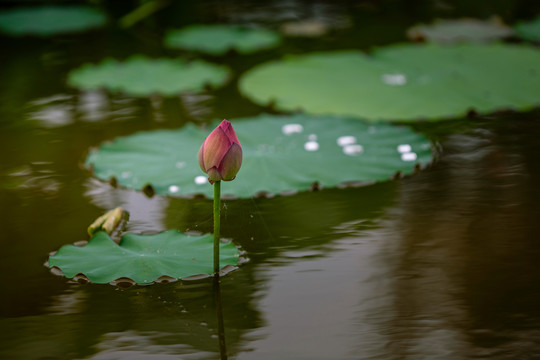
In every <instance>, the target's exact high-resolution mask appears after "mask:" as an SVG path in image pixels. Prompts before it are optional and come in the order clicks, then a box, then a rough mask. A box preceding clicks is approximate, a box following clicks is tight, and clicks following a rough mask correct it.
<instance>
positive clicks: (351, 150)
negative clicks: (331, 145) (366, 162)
mask: <svg viewBox="0 0 540 360" xmlns="http://www.w3.org/2000/svg"><path fill="white" fill-rule="evenodd" d="M343 152H344V153H345V154H346V155H358V154H361V153H363V152H364V147H363V146H362V145H358V144H351V145H345V146H344V147H343Z"/></svg>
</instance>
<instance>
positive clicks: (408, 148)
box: [397, 144, 412, 154]
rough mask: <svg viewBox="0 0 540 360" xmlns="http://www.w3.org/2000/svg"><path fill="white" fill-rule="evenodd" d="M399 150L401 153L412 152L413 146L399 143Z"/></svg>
mask: <svg viewBox="0 0 540 360" xmlns="http://www.w3.org/2000/svg"><path fill="white" fill-rule="evenodd" d="M397 151H398V152H399V153H401V154H405V153H410V152H411V151H412V147H411V145H409V144H401V145H398V147H397Z"/></svg>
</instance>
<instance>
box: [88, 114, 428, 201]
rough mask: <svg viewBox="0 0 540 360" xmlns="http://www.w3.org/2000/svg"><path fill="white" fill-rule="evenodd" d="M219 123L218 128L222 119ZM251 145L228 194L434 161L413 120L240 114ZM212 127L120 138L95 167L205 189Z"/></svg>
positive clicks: (100, 153)
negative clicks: (409, 123)
mask: <svg viewBox="0 0 540 360" xmlns="http://www.w3.org/2000/svg"><path fill="white" fill-rule="evenodd" d="M216 125H217V123H216V124H213V125H212V126H211V127H212V128H213V127H214V126H216ZM233 125H234V128H235V130H236V134H237V135H238V138H239V139H240V142H241V144H242V148H243V153H244V156H243V163H242V167H241V169H240V172H239V173H238V175H237V177H236V179H235V180H234V181H231V182H225V183H224V184H223V186H222V192H223V193H224V194H228V195H232V196H234V197H238V198H249V197H252V196H254V195H256V194H258V193H260V192H267V193H270V194H277V193H282V192H286V191H303V190H308V189H310V188H311V186H312V185H313V184H314V183H318V184H319V185H320V186H322V187H336V186H338V185H340V184H342V183H348V182H375V181H384V180H388V179H390V178H391V177H392V176H393V175H394V174H395V173H396V172H402V173H404V174H411V173H412V172H414V170H415V167H416V165H417V164H420V165H426V164H427V163H429V162H430V161H431V160H432V153H431V144H430V142H429V141H428V140H427V139H426V138H425V137H424V136H422V135H419V134H417V133H415V132H413V131H412V130H411V129H409V128H408V127H402V126H395V125H391V124H385V123H378V124H372V123H369V122H364V121H361V120H358V119H356V118H338V117H313V116H306V115H295V116H272V115H261V116H259V117H255V118H249V119H242V120H237V121H233ZM207 135H208V130H201V129H199V128H197V127H195V126H194V125H187V126H185V127H184V128H181V129H177V130H157V131H150V132H141V133H137V134H134V135H131V136H128V137H121V138H117V139H115V140H114V141H113V142H110V143H105V144H103V145H101V147H100V148H98V149H97V150H95V151H92V152H91V153H90V154H89V156H88V158H87V160H86V164H87V166H89V167H91V168H93V170H94V174H95V176H96V177H98V178H99V179H102V180H108V179H110V178H112V177H114V178H115V179H116V182H117V183H118V184H120V185H122V186H125V187H128V188H133V189H139V190H140V189H144V188H148V186H151V187H152V189H153V190H154V191H155V192H156V193H158V194H171V195H191V194H204V195H206V196H207V197H212V191H213V189H212V186H211V185H209V183H208V181H207V179H206V176H205V174H204V173H203V172H202V171H201V169H200V167H199V164H198V158H197V152H198V150H199V147H200V146H201V144H202V142H203V140H204V138H205V136H207Z"/></svg>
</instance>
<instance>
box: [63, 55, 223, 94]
mask: <svg viewBox="0 0 540 360" xmlns="http://www.w3.org/2000/svg"><path fill="white" fill-rule="evenodd" d="M228 76H229V71H228V69H227V68H225V67H223V66H218V65H213V64H210V63H207V62H204V61H200V60H197V61H192V62H187V61H185V60H182V59H149V58H147V57H144V56H140V55H138V56H133V57H131V58H129V59H128V60H126V61H118V60H113V59H107V60H104V61H103V62H101V63H100V64H97V65H95V64H85V65H83V66H81V67H80V68H78V69H75V70H73V71H71V72H70V73H69V76H68V83H69V85H71V86H73V87H76V88H81V89H85V90H93V89H99V88H106V89H108V90H110V91H113V92H122V93H125V94H128V95H133V96H148V95H152V94H161V95H165V96H175V95H178V94H180V93H193V92H199V91H202V90H204V88H205V87H206V86H212V87H219V86H222V85H224V84H225V83H226V81H227V79H228Z"/></svg>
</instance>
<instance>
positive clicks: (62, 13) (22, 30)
mask: <svg viewBox="0 0 540 360" xmlns="http://www.w3.org/2000/svg"><path fill="white" fill-rule="evenodd" d="M106 20H107V19H106V16H105V14H103V13H102V12H101V11H100V10H99V9H96V8H93V7H90V6H40V7H33V8H31V7H23V8H14V9H11V10H5V11H2V12H0V31H1V32H4V33H8V34H12V35H34V36H52V35H56V34H61V33H70V32H78V31H84V30H88V29H91V28H96V27H100V26H103V25H104V24H105V22H106Z"/></svg>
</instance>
